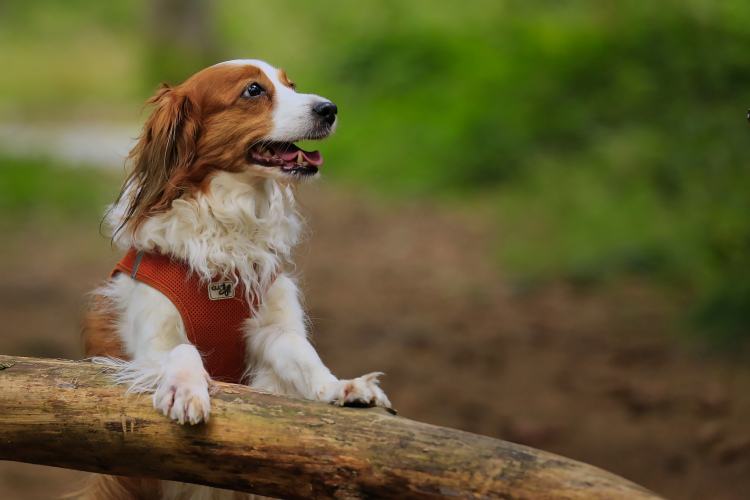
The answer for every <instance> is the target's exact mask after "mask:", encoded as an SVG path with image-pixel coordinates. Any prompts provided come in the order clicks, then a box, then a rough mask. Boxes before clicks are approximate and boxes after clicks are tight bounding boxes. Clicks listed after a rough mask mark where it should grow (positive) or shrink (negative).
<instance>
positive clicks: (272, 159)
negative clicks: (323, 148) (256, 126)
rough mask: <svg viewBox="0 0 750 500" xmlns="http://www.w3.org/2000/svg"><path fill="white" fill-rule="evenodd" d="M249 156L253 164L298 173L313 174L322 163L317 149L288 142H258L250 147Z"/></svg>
mask: <svg viewBox="0 0 750 500" xmlns="http://www.w3.org/2000/svg"><path fill="white" fill-rule="evenodd" d="M250 158H251V160H252V162H253V163H255V164H258V165H263V166H264V167H280V168H281V170H282V171H283V172H287V173H293V174H299V175H312V174H315V173H317V172H318V167H319V166H321V165H322V164H323V157H322V156H321V155H320V152H319V151H305V150H304V149H301V148H299V147H297V146H295V145H294V144H292V143H289V142H269V143H258V144H256V145H254V146H253V147H252V148H250Z"/></svg>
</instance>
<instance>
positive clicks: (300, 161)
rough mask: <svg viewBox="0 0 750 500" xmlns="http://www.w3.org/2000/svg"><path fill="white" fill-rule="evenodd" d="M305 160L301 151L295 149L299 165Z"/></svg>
mask: <svg viewBox="0 0 750 500" xmlns="http://www.w3.org/2000/svg"><path fill="white" fill-rule="evenodd" d="M304 161H305V157H304V156H302V151H297V163H299V164H300V165H301V164H302V163H303V162H304Z"/></svg>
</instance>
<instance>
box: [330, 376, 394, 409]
mask: <svg viewBox="0 0 750 500" xmlns="http://www.w3.org/2000/svg"><path fill="white" fill-rule="evenodd" d="M380 375H383V374H382V373H381V372H373V373H368V374H367V375H363V376H361V377H358V378H355V379H351V380H337V381H336V382H332V383H329V384H326V385H325V386H324V387H322V388H321V389H319V390H318V391H317V394H318V399H319V400H321V401H327V402H329V403H331V404H334V405H338V406H384V407H386V408H387V407H390V406H391V402H390V401H389V400H388V397H387V396H386V395H385V393H384V392H383V390H382V389H381V388H380V387H378V377H379V376H380Z"/></svg>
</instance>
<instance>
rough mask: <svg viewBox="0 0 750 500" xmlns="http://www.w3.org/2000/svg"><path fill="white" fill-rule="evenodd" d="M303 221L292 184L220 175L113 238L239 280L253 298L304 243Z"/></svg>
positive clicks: (118, 212) (112, 219)
mask: <svg viewBox="0 0 750 500" xmlns="http://www.w3.org/2000/svg"><path fill="white" fill-rule="evenodd" d="M129 198H130V197H129V196H123V197H122V199H121V200H120V202H119V203H118V204H117V205H114V206H112V207H111V209H110V211H109V214H108V217H107V222H108V224H109V226H110V227H111V228H117V227H118V226H119V225H120V223H121V221H122V217H123V215H124V211H125V207H126V206H127V204H128V201H129ZM303 229H304V221H303V220H302V217H301V216H300V214H299V212H298V211H297V209H296V204H295V198H294V192H293V190H292V188H291V187H290V186H289V185H284V184H281V183H279V182H277V181H275V180H273V179H258V178H257V177H254V176H252V175H250V174H247V173H229V172H218V173H216V174H215V175H213V176H212V178H211V179H210V181H209V184H208V189H207V190H206V191H205V192H196V193H192V194H190V195H188V196H183V197H182V198H180V199H177V200H174V201H173V202H172V206H171V208H170V209H169V210H167V211H166V212H163V213H157V214H154V215H151V216H149V217H148V218H147V219H146V220H144V221H143V222H142V223H141V224H140V225H139V226H138V228H137V229H136V230H135V231H133V228H132V224H131V223H130V221H129V222H128V223H127V224H126V225H125V226H124V227H123V228H122V230H121V231H119V232H117V233H116V234H115V236H114V242H115V244H116V245H117V246H118V247H120V248H121V249H123V250H127V249H129V248H131V247H134V248H136V249H138V250H144V251H146V252H159V253H163V254H169V255H172V256H173V257H175V258H177V259H179V260H182V261H184V262H186V263H188V265H189V266H190V269H191V270H192V272H195V273H197V274H198V276H199V277H200V278H201V280H203V281H206V282H208V281H212V280H215V279H217V278H220V279H230V280H233V281H235V282H236V281H237V280H239V281H240V282H242V284H243V285H244V286H245V290H247V292H248V297H247V298H248V300H249V302H250V303H251V304H252V302H253V301H252V300H251V299H252V297H261V296H262V294H263V292H264V291H265V290H267V289H268V287H269V286H270V285H271V283H272V280H273V277H274V275H275V274H276V273H277V272H278V270H279V269H280V268H281V266H282V265H283V264H284V263H291V251H292V249H293V247H294V245H295V244H296V243H297V242H298V241H299V239H300V237H301V235H302V232H303Z"/></svg>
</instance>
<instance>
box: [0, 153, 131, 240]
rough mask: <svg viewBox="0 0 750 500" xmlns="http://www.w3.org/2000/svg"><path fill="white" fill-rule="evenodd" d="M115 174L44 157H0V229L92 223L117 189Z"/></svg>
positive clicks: (14, 229) (11, 229) (115, 193)
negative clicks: (72, 166)
mask: <svg viewBox="0 0 750 500" xmlns="http://www.w3.org/2000/svg"><path fill="white" fill-rule="evenodd" d="M117 177H119V176H115V175H113V174H112V173H111V172H106V171H101V170H96V169H92V168H71V167H70V166H61V165H59V164H55V162H54V161H49V160H45V159H25V158H24V159H20V158H11V157H5V156H0V214H3V217H0V228H2V229H3V232H4V234H6V235H7V234H8V233H7V231H11V233H10V234H13V233H12V231H17V230H19V229H20V227H21V225H26V224H28V223H30V222H31V223H36V222H38V221H42V220H43V221H44V225H45V226H46V227H47V228H54V227H55V225H57V224H62V225H63V226H64V225H65V224H69V223H71V222H75V221H84V222H87V223H92V222H94V223H95V222H96V221H97V219H100V218H101V215H102V214H103V212H104V209H105V208H106V206H107V205H108V204H110V203H112V201H113V199H114V197H116V196H117V193H118V192H119V184H120V183H121V180H120V179H118V178H117ZM6 243H7V241H6Z"/></svg>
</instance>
